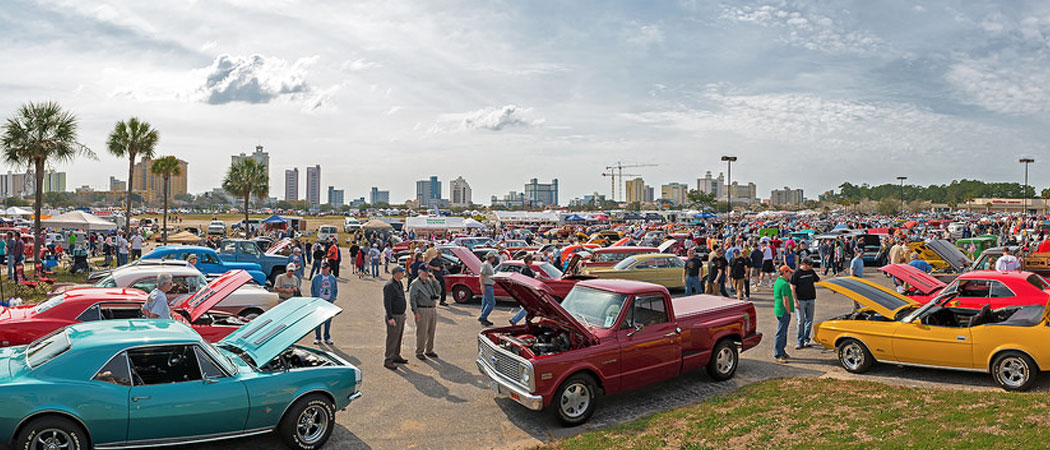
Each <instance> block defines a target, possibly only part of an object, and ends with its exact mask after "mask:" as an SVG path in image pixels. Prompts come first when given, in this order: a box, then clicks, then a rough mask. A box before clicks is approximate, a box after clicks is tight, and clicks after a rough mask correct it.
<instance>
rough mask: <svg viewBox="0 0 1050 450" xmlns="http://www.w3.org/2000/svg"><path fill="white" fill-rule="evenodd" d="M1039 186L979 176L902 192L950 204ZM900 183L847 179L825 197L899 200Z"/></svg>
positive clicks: (908, 197)
mask: <svg viewBox="0 0 1050 450" xmlns="http://www.w3.org/2000/svg"><path fill="white" fill-rule="evenodd" d="M1035 193H1036V190H1035V188H1034V187H1032V186H1028V189H1027V192H1025V187H1024V185H1022V184H1021V183H986V182H983V181H978V180H967V179H962V180H953V181H952V182H951V183H949V184H931V185H929V186H919V185H914V184H905V185H904V189H903V196H904V201H905V202H911V201H916V200H918V201H927V202H931V203H943V204H948V205H951V206H955V205H959V204H963V203H966V202H968V201H970V200H973V199H976V198H1024V197H1028V198H1035V196H1036V194H1035ZM1042 194H1043V196H1044V197H1047V196H1050V189H1044V190H1043V191H1042ZM900 198H901V186H900V185H899V184H893V183H886V184H880V185H877V186H870V185H868V184H861V185H859V186H858V185H855V184H853V183H850V182H848V181H847V182H845V183H842V184H841V185H839V192H838V193H837V194H834V195H833V198H824V200H830V201H835V202H841V201H842V200H849V201H854V202H856V201H859V200H874V201H881V200H898V201H899V200H900Z"/></svg>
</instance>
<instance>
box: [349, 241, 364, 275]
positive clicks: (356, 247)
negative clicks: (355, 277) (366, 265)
mask: <svg viewBox="0 0 1050 450" xmlns="http://www.w3.org/2000/svg"><path fill="white" fill-rule="evenodd" d="M360 251H361V246H360V245H357V239H354V242H353V244H350V249H349V250H348V252H349V254H350V261H351V262H353V264H354V268H353V271H354V273H359V272H360V269H359V268H358V265H357V253H358V252H360Z"/></svg>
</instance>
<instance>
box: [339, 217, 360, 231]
mask: <svg viewBox="0 0 1050 450" xmlns="http://www.w3.org/2000/svg"><path fill="white" fill-rule="evenodd" d="M360 229H361V221H360V220H357V219H355V218H353V217H347V218H346V219H345V220H343V232H345V233H353V232H355V231H357V230H360Z"/></svg>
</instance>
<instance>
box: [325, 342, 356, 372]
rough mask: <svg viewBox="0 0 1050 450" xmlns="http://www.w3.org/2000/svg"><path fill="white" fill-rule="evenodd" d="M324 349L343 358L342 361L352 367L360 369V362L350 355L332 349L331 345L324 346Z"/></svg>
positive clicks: (334, 348)
mask: <svg viewBox="0 0 1050 450" xmlns="http://www.w3.org/2000/svg"><path fill="white" fill-rule="evenodd" d="M324 349H325V350H328V351H330V352H332V353H335V354H336V355H339V357H340V358H343V360H345V361H346V362H348V363H350V364H353V365H355V366H357V367H358V368H361V360H360V359H357V358H355V357H353V356H350V355H348V354H346V352H344V351H342V350H339V349H338V348H336V347H333V346H331V345H325V346H324Z"/></svg>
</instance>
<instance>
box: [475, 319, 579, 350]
mask: <svg viewBox="0 0 1050 450" xmlns="http://www.w3.org/2000/svg"><path fill="white" fill-rule="evenodd" d="M491 337H492V338H493V339H494V340H495V342H496V345H499V346H500V348H503V349H504V350H507V351H509V352H511V353H514V354H515V355H518V356H521V357H523V358H534V357H537V356H543V355H552V354H555V353H561V352H564V351H567V350H572V349H573V348H575V346H574V344H573V341H574V339H573V338H572V333H570V332H569V331H567V330H563V329H561V328H559V327H555V326H553V325H550V324H546V323H539V324H529V325H528V326H527V328H526V329H525V330H514V331H513V332H509V333H492V335H491ZM577 341H579V340H578V339H577Z"/></svg>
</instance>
